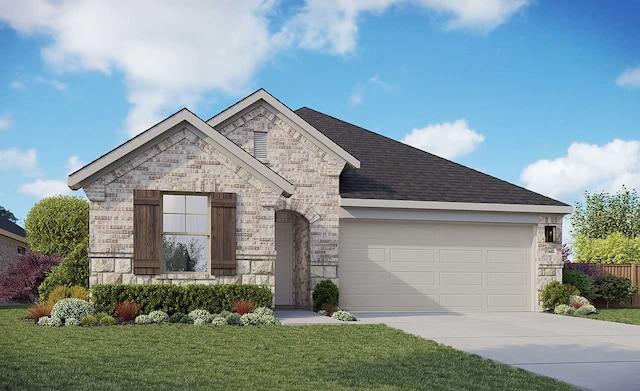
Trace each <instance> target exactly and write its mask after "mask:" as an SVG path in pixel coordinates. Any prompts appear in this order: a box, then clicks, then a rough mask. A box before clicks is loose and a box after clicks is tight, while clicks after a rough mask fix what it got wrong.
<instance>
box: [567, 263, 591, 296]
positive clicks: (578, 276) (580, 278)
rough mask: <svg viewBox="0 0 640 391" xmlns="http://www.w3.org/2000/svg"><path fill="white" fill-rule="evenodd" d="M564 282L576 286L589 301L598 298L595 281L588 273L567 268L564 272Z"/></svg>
mask: <svg viewBox="0 0 640 391" xmlns="http://www.w3.org/2000/svg"><path fill="white" fill-rule="evenodd" d="M562 282H563V283H564V284H570V285H573V286H575V287H576V288H577V289H578V290H579V291H580V295H581V296H582V297H585V298H587V299H589V300H593V299H595V298H596V288H595V285H594V283H593V279H592V278H591V276H589V275H588V274H586V273H583V272H581V271H579V270H569V269H567V268H565V269H564V271H563V272H562Z"/></svg>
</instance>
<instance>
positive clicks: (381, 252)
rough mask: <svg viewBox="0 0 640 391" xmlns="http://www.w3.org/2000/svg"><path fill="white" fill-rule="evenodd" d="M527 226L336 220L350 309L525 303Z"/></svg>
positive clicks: (528, 296) (343, 297)
mask: <svg viewBox="0 0 640 391" xmlns="http://www.w3.org/2000/svg"><path fill="white" fill-rule="evenodd" d="M533 239H534V227H533V225H527V224H517V225H516V224H513V225H507V224H468V223H433V222H431V223H426V222H389V221H371V220H347V219H343V220H340V267H339V278H340V305H341V306H342V307H344V308H346V309H348V310H350V311H469V312H479V311H531V310H532V308H533V306H532V282H533V281H532V280H533V278H532V262H531V258H532V257H531V251H532V244H533Z"/></svg>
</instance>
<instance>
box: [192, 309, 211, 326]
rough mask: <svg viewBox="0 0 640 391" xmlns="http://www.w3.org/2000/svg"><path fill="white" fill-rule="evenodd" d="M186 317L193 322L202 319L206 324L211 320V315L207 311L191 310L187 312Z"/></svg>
mask: <svg viewBox="0 0 640 391" xmlns="http://www.w3.org/2000/svg"><path fill="white" fill-rule="evenodd" d="M188 316H189V317H190V318H191V319H193V320H194V322H195V321H196V320H198V319H202V320H204V322H205V323H206V322H209V320H210V319H211V314H210V313H209V311H207V310H193V311H191V312H189V315H188Z"/></svg>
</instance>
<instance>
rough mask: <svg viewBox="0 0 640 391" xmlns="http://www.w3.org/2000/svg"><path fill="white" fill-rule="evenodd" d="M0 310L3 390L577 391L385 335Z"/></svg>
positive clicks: (369, 329) (359, 328) (380, 329)
mask: <svg viewBox="0 0 640 391" xmlns="http://www.w3.org/2000/svg"><path fill="white" fill-rule="evenodd" d="M25 311H26V310H25V309H24V308H0V362H1V363H2V365H0V389H11V390H13V389H18V390H21V389H29V390H44V389H47V390H49V389H58V390H60V389H143V390H144V389H149V390H160V389H182V388H185V389H208V390H209V389H279V390H282V389H291V390H301V389H337V390H340V389H378V390H394V389H400V388H402V389H437V390H513V389H523V390H524V389H526V390H572V389H573V388H572V387H570V386H568V385H565V384H562V383H559V382H557V381H555V380H552V379H549V378H545V377H541V376H537V375H534V374H531V373H529V372H526V371H524V370H521V369H515V368H511V367H509V366H506V365H501V364H496V363H494V362H492V361H489V360H485V359H483V358H480V357H478V356H471V355H468V354H465V353H462V352H460V351H457V350H454V349H452V348H449V347H445V346H442V345H438V344H436V343H434V342H432V341H426V340H423V339H421V338H418V337H414V336H411V335H408V334H405V333H403V332H401V331H398V330H394V329H391V328H388V327H386V326H381V325H342V326H301V327H291V326H253V327H251V326H247V327H233V326H227V327H214V326H211V325H204V326H194V325H185V324H163V325H151V326H109V327H61V328H52V327H39V326H36V325H34V324H33V323H30V322H29V321H27V320H25V319H24V317H25Z"/></svg>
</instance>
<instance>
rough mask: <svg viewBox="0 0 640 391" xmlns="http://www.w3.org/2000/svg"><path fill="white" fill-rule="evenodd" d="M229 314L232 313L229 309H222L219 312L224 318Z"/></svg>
mask: <svg viewBox="0 0 640 391" xmlns="http://www.w3.org/2000/svg"><path fill="white" fill-rule="evenodd" d="M231 314H232V312H231V311H222V312H220V316H222V317H223V318H226V317H227V316H229V315H231Z"/></svg>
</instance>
